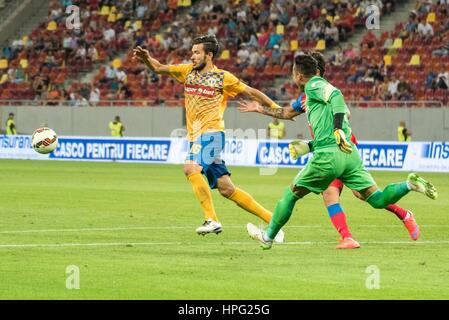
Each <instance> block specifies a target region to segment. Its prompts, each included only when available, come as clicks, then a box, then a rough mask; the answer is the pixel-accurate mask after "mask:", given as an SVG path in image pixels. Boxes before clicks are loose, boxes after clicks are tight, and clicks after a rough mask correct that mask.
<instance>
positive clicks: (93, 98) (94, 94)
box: [89, 83, 101, 106]
mask: <svg viewBox="0 0 449 320" xmlns="http://www.w3.org/2000/svg"><path fill="white" fill-rule="evenodd" d="M100 95H101V92H100V89H98V88H97V87H95V85H94V84H93V83H92V85H91V88H90V94H89V103H90V105H92V106H96V105H97V104H98V102H99V101H100Z"/></svg>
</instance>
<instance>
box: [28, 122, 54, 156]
mask: <svg viewBox="0 0 449 320" xmlns="http://www.w3.org/2000/svg"><path fill="white" fill-rule="evenodd" d="M31 144H32V146H33V149H34V150H36V152H39V153H42V154H47V153H50V152H52V151H53V150H55V149H56V147H57V145H58V136H57V135H56V133H55V132H54V131H53V130H52V129H50V128H46V127H43V128H38V129H36V131H34V133H33V136H32V137H31Z"/></svg>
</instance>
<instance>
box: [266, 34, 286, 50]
mask: <svg viewBox="0 0 449 320" xmlns="http://www.w3.org/2000/svg"><path fill="white" fill-rule="evenodd" d="M281 41H282V35H280V34H277V33H276V32H275V30H273V32H271V33H270V38H269V39H268V45H267V48H268V49H273V47H274V46H275V45H279V43H280V42H281Z"/></svg>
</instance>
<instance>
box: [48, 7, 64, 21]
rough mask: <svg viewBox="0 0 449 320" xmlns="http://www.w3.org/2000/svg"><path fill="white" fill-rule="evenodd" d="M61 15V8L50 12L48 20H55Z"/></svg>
mask: <svg viewBox="0 0 449 320" xmlns="http://www.w3.org/2000/svg"><path fill="white" fill-rule="evenodd" d="M61 15H62V9H61V8H58V9H53V10H51V13H50V18H51V19H52V20H55V19H58V18H59V17H60V16H61Z"/></svg>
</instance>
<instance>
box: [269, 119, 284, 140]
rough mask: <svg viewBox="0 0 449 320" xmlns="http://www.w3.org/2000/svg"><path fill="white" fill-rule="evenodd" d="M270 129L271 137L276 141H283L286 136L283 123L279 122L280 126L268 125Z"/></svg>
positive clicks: (271, 123)
mask: <svg viewBox="0 0 449 320" xmlns="http://www.w3.org/2000/svg"><path fill="white" fill-rule="evenodd" d="M268 128H269V129H270V137H271V138H275V139H282V138H284V136H285V124H284V123H283V122H279V124H278V125H275V124H274V123H273V122H270V123H269V124H268Z"/></svg>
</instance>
